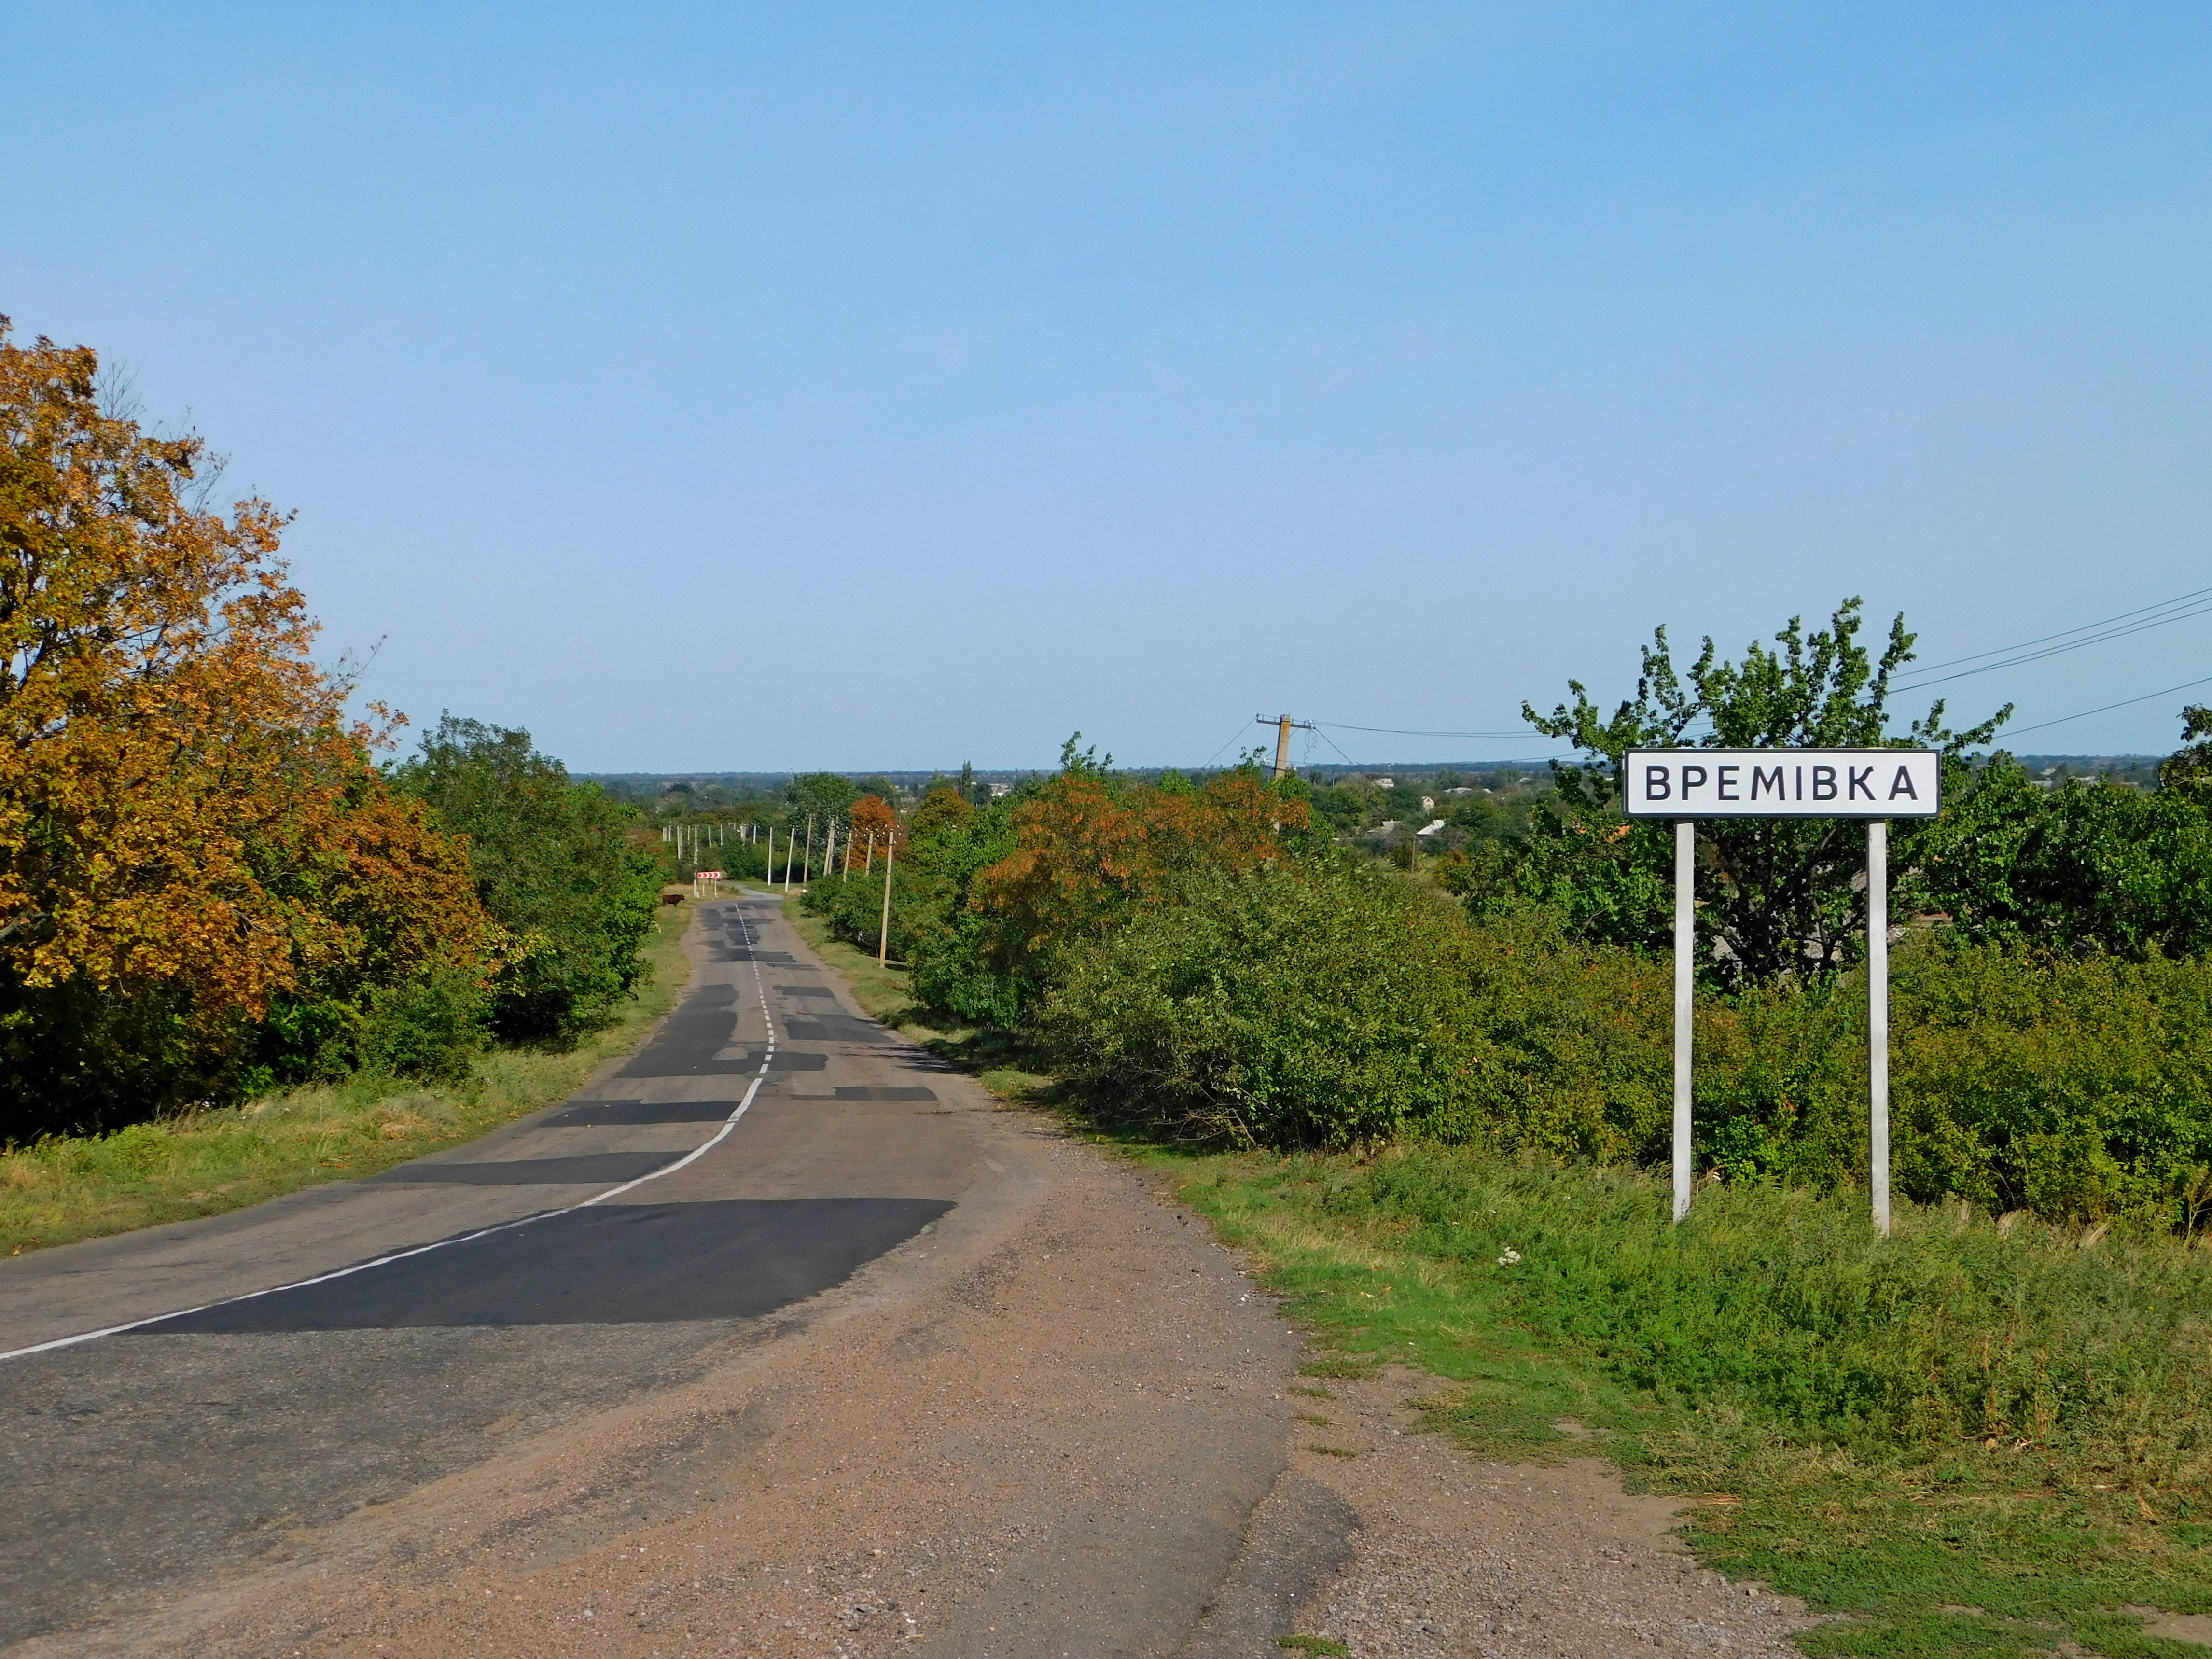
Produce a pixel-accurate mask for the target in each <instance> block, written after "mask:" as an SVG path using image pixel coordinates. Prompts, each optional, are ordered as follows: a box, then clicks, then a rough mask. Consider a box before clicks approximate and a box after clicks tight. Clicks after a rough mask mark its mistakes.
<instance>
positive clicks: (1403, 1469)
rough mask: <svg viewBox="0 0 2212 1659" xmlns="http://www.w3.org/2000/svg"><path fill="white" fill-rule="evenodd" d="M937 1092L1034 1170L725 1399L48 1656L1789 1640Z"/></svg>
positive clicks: (1599, 1646)
mask: <svg viewBox="0 0 2212 1659" xmlns="http://www.w3.org/2000/svg"><path fill="white" fill-rule="evenodd" d="M938 1086H939V1089H940V1091H941V1092H942V1093H943V1095H944V1097H945V1103H946V1109H948V1110H960V1111H966V1112H975V1113H977V1114H979V1115H985V1116H987V1130H988V1133H989V1134H990V1135H991V1137H992V1143H991V1144H992V1157H993V1158H994V1163H993V1165H992V1167H993V1168H994V1170H995V1169H1000V1166H1001V1165H1003V1170H1002V1173H1003V1176H1004V1180H1003V1182H1002V1184H1001V1185H1000V1187H999V1188H994V1190H993V1192H992V1193H991V1194H989V1196H987V1198H984V1199H981V1200H977V1201H975V1202H972V1203H968V1204H963V1206H962V1208H961V1210H960V1211H958V1212H955V1213H954V1214H953V1215H951V1216H948V1217H947V1218H945V1221H944V1222H943V1223H941V1224H939V1226H938V1227H936V1228H934V1229H933V1230H932V1231H929V1232H928V1233H926V1234H925V1235H923V1236H922V1237H921V1238H919V1239H917V1240H916V1241H915V1243H913V1244H911V1245H909V1246H908V1247H906V1248H904V1249H901V1250H899V1251H897V1252H895V1253H894V1254H893V1255H890V1256H888V1257H885V1258H884V1259H882V1260H880V1261H878V1262H876V1263H874V1264H873V1265H872V1266H871V1267H867V1268H866V1269H864V1270H863V1271H862V1273H860V1274H859V1275H858V1276H857V1277H856V1278H855V1279H853V1280H852V1281H850V1282H849V1283H848V1285H845V1286H843V1287H842V1288H841V1289H839V1290H838V1291H833V1292H830V1293H829V1294H827V1295H825V1296H823V1297H817V1298H816V1299H815V1300H814V1301H813V1302H811V1303H809V1304H803V1305H802V1306H800V1307H798V1308H794V1309H792V1310H787V1313H785V1314H784V1315H781V1316H773V1317H771V1318H769V1319H767V1320H764V1321H763V1322H761V1324H760V1326H759V1328H757V1329H755V1330H752V1331H749V1332H747V1333H745V1334H742V1335H740V1336H738V1337H734V1338H732V1339H730V1340H727V1341H726V1342H725V1343H723V1344H722V1345H720V1347H719V1348H718V1349H714V1350H709V1351H708V1353H707V1354H706V1355H705V1356H703V1359H704V1362H705V1363H704V1364H703V1365H702V1370H700V1371H699V1372H698V1373H697V1375H696V1378H695V1380H694V1381H692V1382H690V1383H687V1384H685V1385H684V1386H683V1387H681V1388H679V1389H674V1390H671V1391H669V1392H666V1393H661V1394H656V1395H648V1396H645V1397H641V1398H637V1399H635V1400H632V1401H629V1402H627V1403H625V1404H623V1405H620V1406H617V1407H613V1408H611V1409H607V1410H603V1411H600V1412H597V1413H593V1414H591V1415H589V1416H586V1417H584V1418H581V1419H578V1420H576V1421H574V1422H571V1423H568V1424H567V1425H563V1426H562V1427H559V1428H556V1429H553V1430H550V1431H546V1432H544V1433H543V1434H540V1435H538V1436H537V1437H533V1438H532V1439H529V1440H527V1441H526V1442H524V1443H520V1444H517V1445H514V1446H513V1447H511V1448H508V1449H506V1450H504V1451H503V1452H502V1453H501V1454H500V1455H497V1456H495V1457H494V1458H493V1459H492V1460H490V1461H489V1462H486V1463H484V1464H482V1465H481V1466H479V1467H477V1468H473V1469H471V1470H468V1471H466V1472H464V1473H461V1474H455V1475H453V1476H450V1477H448V1478H447V1479H445V1480H440V1481H438V1482H436V1483H435V1484H434V1485H432V1486H428V1487H425V1488H423V1489H422V1490H421V1491H418V1492H413V1493H411V1494H410V1495H408V1496H406V1497H404V1498H399V1499H398V1500H397V1501H395V1502H392V1503H390V1504H379V1505H374V1506H371V1507H368V1508H366V1509H363V1510H356V1511H355V1512H354V1513H353V1514H352V1515H350V1516H347V1517H345V1518H344V1519H343V1520H342V1521H340V1522H337V1523H336V1524H334V1525H332V1526H330V1527H328V1528H321V1529H319V1530H316V1531H313V1532H298V1533H293V1534H287V1535H284V1536H282V1537H281V1538H279V1539H277V1540H276V1541H275V1542H274V1543H273V1544H272V1547H271V1549H270V1553H269V1555H268V1556H267V1557H266V1558H265V1559H263V1560H261V1561H259V1562H257V1563H255V1564H252V1565H249V1566H246V1567H244V1568H241V1569H239V1570H236V1571H233V1572H232V1573H230V1574H229V1575H228V1576H227V1577H225V1578H224V1579H222V1580H221V1581H219V1582H217V1583H215V1584H213V1585H211V1586H207V1587H204V1588H202V1589H196V1590H194V1591H191V1592H190V1593H187V1594H183V1595H177V1596H174V1597H172V1598H169V1599H167V1600H164V1601H157V1602H155V1603H152V1604H149V1605H147V1606H145V1607H143V1608H140V1609H138V1610H137V1611H135V1612H133V1613H130V1614H128V1615H125V1616H122V1617H118V1618H112V1619H109V1620H103V1621H101V1622H100V1623H99V1624H97V1625H93V1626H82V1627H80V1628H78V1629H76V1630H74V1631H70V1632H63V1633H60V1634H58V1635H56V1636H52V1637H49V1638H41V1639H39V1640H37V1641H34V1642H32V1643H29V1644H25V1645H24V1646H23V1647H22V1648H21V1649H20V1650H18V1651H20V1652H21V1653H23V1654H25V1655H36V1656H48V1655H63V1654H68V1655H72V1656H76V1655H88V1654H101V1655H106V1654H120V1653H131V1654H200V1653H221V1654H254V1655H259V1654H270V1655H276V1654H299V1655H313V1654H325V1653H332V1652H340V1651H343V1652H346V1653H388V1654H392V1655H395V1656H397V1655H424V1656H428V1655H449V1654H454V1653H471V1654H485V1655H525V1654H527V1655H540V1654H544V1655H562V1654H569V1653H577V1654H582V1653H591V1654H618V1655H640V1656H645V1655H676V1654H682V1653H695V1652H696V1653H706V1652H732V1653H758V1654H772V1655H793V1656H798V1655H806V1656H838V1659H862V1656H878V1655H887V1654H890V1653H894V1652H897V1653H904V1654H912V1655H917V1656H933V1659H954V1656H958V1659H983V1656H1008V1659H1016V1656H1019V1659H1030V1656H1044V1655H1071V1656H1084V1659H1092V1656H1103V1655H1123V1654H1126V1655H1132V1656H1134V1655H1158V1656H1167V1655H1179V1656H1183V1659H1216V1656H1229V1655H1242V1656H1255V1659H1256V1656H1263V1655H1277V1654H1279V1653H1280V1651H1281V1650H1280V1649H1279V1648H1278V1646H1277V1645H1276V1638H1278V1637H1279V1636H1280V1635H1283V1634H1285V1633H1287V1632H1291V1631H1293V1630H1296V1631H1301V1632H1311V1633H1313V1634H1315V1635H1317V1636H1321V1637H1325V1638H1334V1639H1335V1640H1337V1641H1339V1642H1342V1643H1344V1644H1347V1645H1348V1646H1349V1647H1350V1648H1351V1650H1352V1652H1353V1653H1355V1654H1358V1655H1359V1656H1362V1659H1366V1656H1370V1655H1371V1656H1376V1659H1382V1656H1399V1655H1407V1656H1411V1655H1419V1656H1430V1655H1444V1654H1452V1655H1463V1654H1482V1655H1515V1656H1519V1655H1528V1656H1538V1655H1541V1656H1565V1655H1578V1656H1579V1655H1592V1656H1595V1655H1612V1654H1619V1653H1622V1652H1628V1651H1644V1650H1650V1651H1660V1652H1663V1651H1683V1652H1694V1651H1705V1652H1717V1653H1740V1654H1760V1655H1765V1654H1773V1655H1782V1654H1786V1653H1788V1652H1790V1649H1789V1647H1788V1646H1787V1644H1786V1641H1785V1639H1784V1632H1785V1631H1786V1630H1787V1628H1788V1627H1789V1626H1790V1624H1791V1623H1792V1622H1793V1618H1794V1609H1792V1608H1790V1607H1787V1606H1785V1605H1784V1604H1782V1603H1779V1602H1778V1601H1774V1600H1772V1599H1771V1598H1768V1597H1765V1596H1764V1595H1747V1594H1746V1593H1745V1591H1744V1590H1743V1589H1741V1588H1736V1587H1730V1586H1728V1585H1726V1584H1724V1583H1722V1582H1721V1581H1720V1580H1718V1579H1717V1577H1715V1576H1713V1575H1710V1574H1706V1573H1703V1572H1700V1571H1697V1570H1696V1569H1695V1568H1694V1567H1693V1566H1692V1565H1690V1564H1689V1563H1688V1562H1687V1561H1686V1559H1685V1558H1684V1557H1682V1556H1681V1555H1680V1554H1679V1553H1677V1552H1675V1551H1674V1550H1673V1549H1672V1548H1670V1547H1669V1546H1668V1541H1667V1539H1666V1536H1665V1529H1666V1527H1667V1524H1668V1516H1667V1514H1666V1511H1665V1509H1664V1506H1663V1505H1657V1504H1654V1503H1653V1502H1651V1501H1650V1500H1640V1499H1632V1498H1626V1497H1624V1496H1623V1495H1622V1494H1621V1493H1620V1489H1619V1486H1618V1484H1617V1483H1616V1482H1615V1481H1613V1480H1612V1478H1611V1477H1610V1476H1609V1475H1608V1474H1607V1473H1606V1472H1605V1471H1604V1470H1602V1469H1601V1468H1598V1467H1597V1466H1595V1465H1589V1464H1582V1465H1575V1466H1570V1467H1568V1468H1560V1469H1528V1468H1503V1467H1498V1466H1486V1465H1480V1464H1476V1463H1474V1462H1469V1461H1468V1460H1466V1459H1464V1458H1462V1457H1460V1456H1459V1455H1457V1454H1455V1452H1453V1451H1452V1450H1451V1449H1449V1447H1448V1446H1447V1445H1445V1444H1444V1443H1443V1442H1441V1441H1440V1440H1438V1439H1437V1438H1436V1437H1432V1436H1428V1435H1425V1434H1421V1433H1419V1432H1416V1431H1413V1415H1412V1413H1411V1412H1410V1411H1409V1410H1408V1408H1407V1403H1406V1402H1407V1400H1408V1399H1409V1398H1410V1397H1411V1396H1412V1395H1414V1394H1416V1393H1418V1392H1419V1389H1421V1388H1423V1387H1424V1386H1426V1384H1425V1380H1423V1379H1419V1378H1415V1377H1412V1376H1404V1375H1399V1374H1393V1375H1392V1376H1389V1377H1387V1378H1384V1379H1381V1380H1378V1381H1376V1382H1370V1383H1340V1382H1328V1383H1314V1382H1312V1381H1311V1380H1310V1379H1302V1378H1300V1377H1298V1376H1297V1365H1298V1364H1299V1361H1300V1357H1301V1354H1300V1348H1299V1345H1298V1342H1297V1337H1296V1335H1295V1334H1294V1333H1293V1332H1291V1330H1290V1329H1289V1328H1288V1327H1287V1326H1286V1325H1285V1324H1284V1322H1282V1321H1281V1320H1280V1318H1279V1316H1277V1314H1276V1313H1275V1311H1274V1310H1273V1306H1272V1304H1270V1303H1269V1302H1268V1301H1267V1298H1266V1297H1263V1296H1262V1295H1261V1294H1260V1293H1259V1291H1257V1289H1256V1288H1255V1285H1254V1283H1253V1281H1252V1279H1251V1278H1250V1276H1249V1273H1247V1272H1246V1271H1245V1269H1244V1267H1243V1264H1242V1263H1240V1262H1238V1261H1237V1260H1235V1259H1234V1258H1233V1257H1231V1255H1229V1254H1228V1253H1227V1252H1225V1251H1224V1250H1223V1249H1221V1248H1220V1247H1219V1246H1218V1245H1217V1244H1215V1243H1213V1242H1212V1238H1211V1237H1210V1236H1209V1235H1208V1233H1207V1232H1206V1229H1205V1227H1204V1225H1203V1224H1202V1223H1201V1222H1200V1221H1198V1220H1197V1219H1195V1218H1191V1217H1188V1216H1187V1215H1185V1214H1183V1213H1182V1212H1178V1211H1176V1209H1174V1208H1173V1207H1172V1206H1169V1205H1166V1204H1164V1203H1163V1202H1161V1201H1160V1200H1159V1199H1158V1197H1157V1196H1156V1195H1155V1194H1153V1193H1152V1191H1151V1190H1150V1189H1149V1188H1147V1187H1146V1185H1145V1184H1144V1183H1143V1182H1141V1181H1140V1180H1139V1177H1138V1176H1136V1174H1135V1173H1134V1172H1133V1171H1132V1170H1130V1169H1128V1168H1127V1166H1125V1165H1123V1164H1120V1163H1118V1162H1117V1161H1116V1160H1115V1159H1113V1158H1111V1157H1110V1156H1109V1155H1107V1154H1104V1153H1102V1152H1097V1151H1095V1150H1093V1149H1091V1148H1090V1147H1087V1146H1084V1145H1082V1144H1080V1143H1078V1142H1076V1141H1073V1140H1072V1139H1067V1138H1066V1137H1064V1136H1063V1135H1061V1134H1060V1133H1057V1132H1056V1131H1055V1130H1054V1128H1053V1127H1052V1126H1051V1125H1050V1124H1049V1123H1048V1122H1047V1121H1044V1120H1042V1119H1041V1118H1039V1117H1037V1116H1036V1115H1031V1114H1029V1113H1026V1112H1023V1111H1019V1110H1016V1109H1000V1108H997V1107H995V1106H994V1105H993V1104H992V1103H990V1101H989V1099H988V1097H985V1096H983V1095H982V1094H981V1091H979V1090H974V1089H973V1086H972V1085H967V1084H966V1083H965V1082H964V1080H961V1079H951V1078H947V1079H943V1080H942V1081H940V1083H939V1085H938ZM1295 1387H1312V1388H1322V1389H1327V1390H1328V1392H1329V1394H1330V1395H1332V1396H1333V1397H1332V1398H1329V1399H1327V1400H1322V1399H1317V1398H1316V1397H1314V1396H1312V1395H1295V1394H1292V1393H1291V1389H1292V1388H1295ZM1301 1413H1303V1414H1304V1417H1306V1418H1308V1419H1312V1418H1324V1419H1327V1421H1326V1422H1325V1423H1318V1424H1317V1423H1314V1422H1310V1421H1302V1420H1300V1414H1301ZM488 1426H489V1427H491V1428H493V1429H495V1430H496V1429H497V1428H498V1425H496V1424H495V1425H488ZM1322 1444H1326V1445H1328V1446H1329V1447H1332V1448H1334V1451H1332V1452H1322V1451H1316V1450H1315V1449H1313V1447H1315V1446H1316V1445H1322ZM1346 1453H1349V1454H1351V1455H1342V1454H1346Z"/></svg>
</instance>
